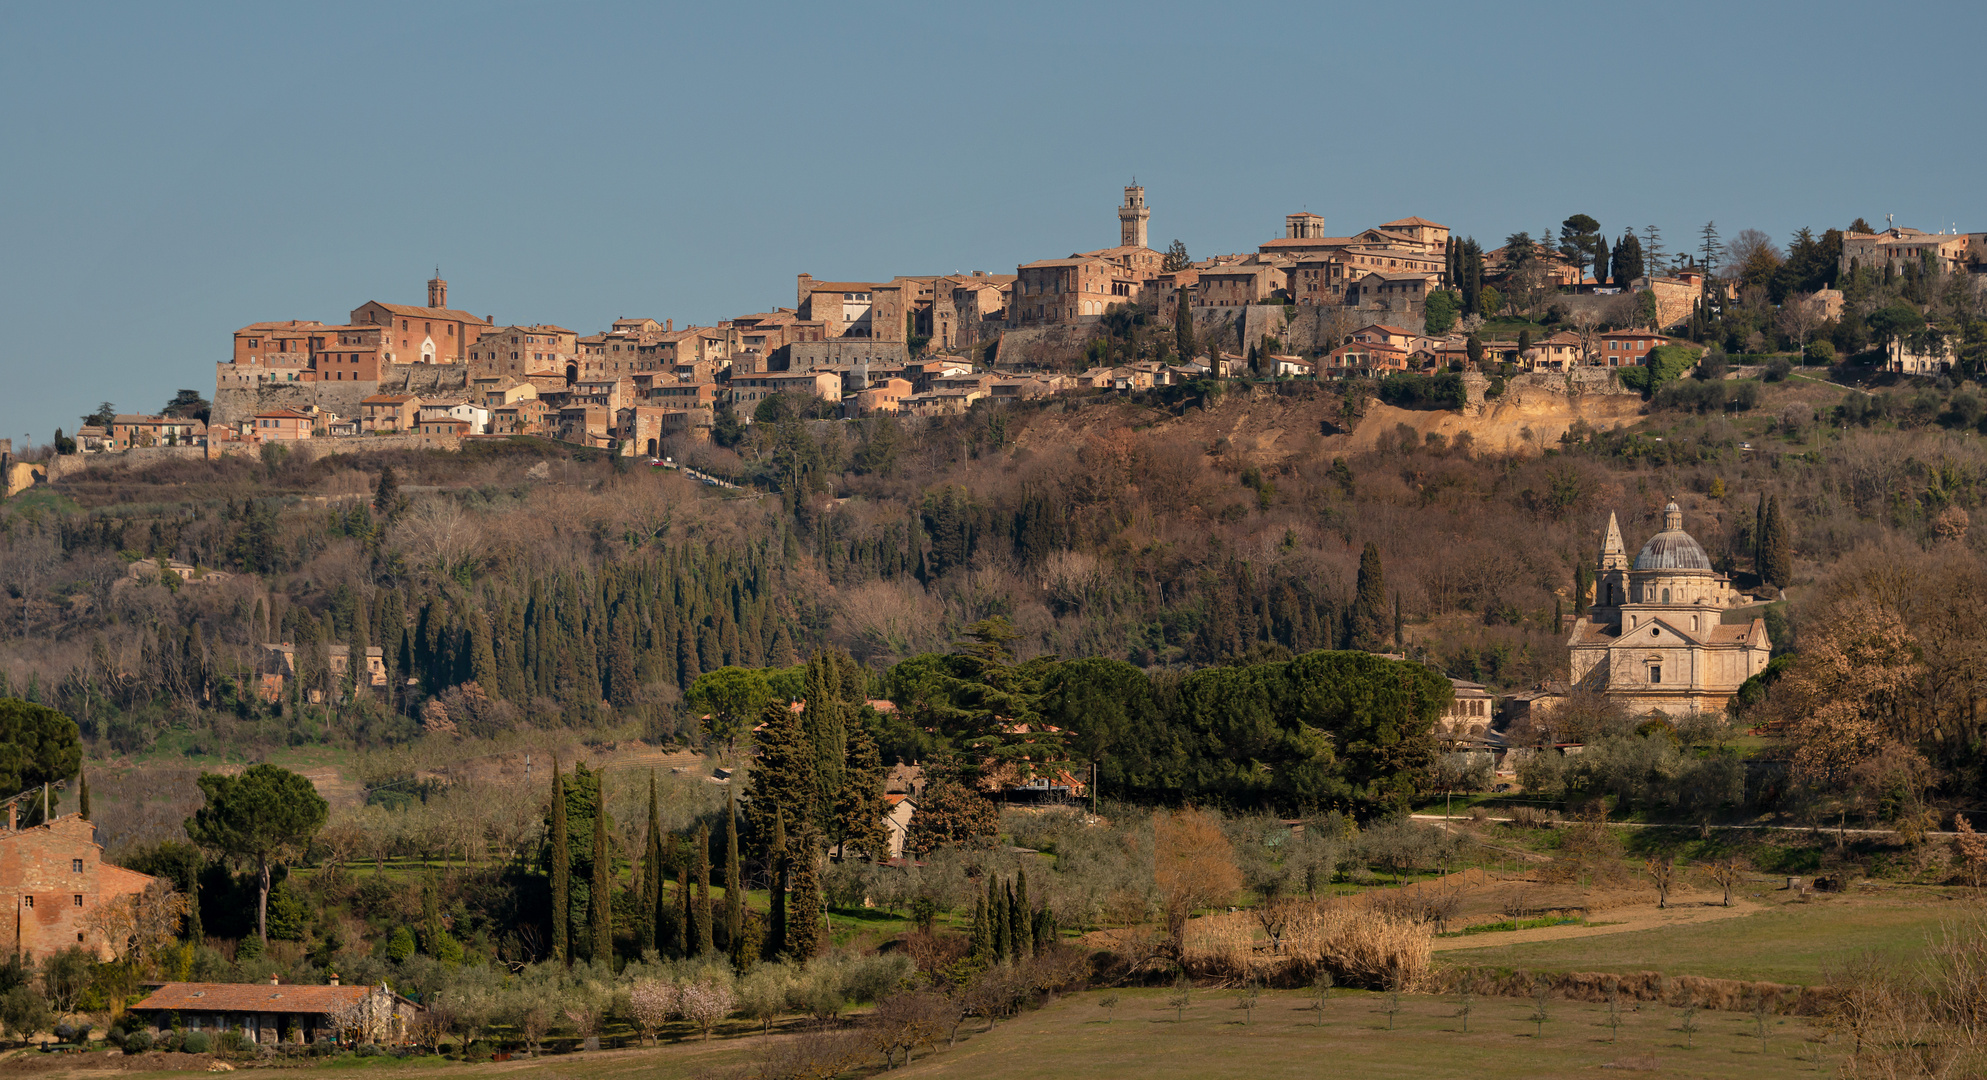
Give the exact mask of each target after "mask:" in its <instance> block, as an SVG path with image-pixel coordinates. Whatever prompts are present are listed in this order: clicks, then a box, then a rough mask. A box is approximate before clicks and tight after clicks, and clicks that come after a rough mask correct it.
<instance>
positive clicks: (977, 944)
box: [966, 893, 995, 962]
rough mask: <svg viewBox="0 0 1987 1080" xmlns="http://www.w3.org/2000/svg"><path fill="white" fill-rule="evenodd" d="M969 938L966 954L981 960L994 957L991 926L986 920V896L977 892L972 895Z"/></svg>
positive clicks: (989, 959)
mask: <svg viewBox="0 0 1987 1080" xmlns="http://www.w3.org/2000/svg"><path fill="white" fill-rule="evenodd" d="M970 940H971V941H972V947H971V949H970V950H969V951H968V952H967V954H966V955H968V956H970V957H972V958H973V959H974V960H979V961H983V962H985V961H991V960H993V959H995V957H994V943H993V927H992V926H991V925H989V923H988V921H987V898H986V897H984V896H981V895H978V894H977V893H975V895H974V897H973V932H972V936H971V938H970Z"/></svg>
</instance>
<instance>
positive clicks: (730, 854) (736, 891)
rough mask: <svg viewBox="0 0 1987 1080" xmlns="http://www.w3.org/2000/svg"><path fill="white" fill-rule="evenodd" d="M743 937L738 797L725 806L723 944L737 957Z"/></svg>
mask: <svg viewBox="0 0 1987 1080" xmlns="http://www.w3.org/2000/svg"><path fill="white" fill-rule="evenodd" d="M744 938H745V873H744V868H743V867H742V866H740V865H739V860H738V797H737V795H736V794H735V793H734V794H733V795H732V796H731V797H730V798H728V799H726V801H725V807H724V945H725V948H726V949H727V950H729V951H731V952H732V953H733V954H734V958H735V959H736V958H737V954H738V950H739V948H740V943H741V942H742V941H743V940H744Z"/></svg>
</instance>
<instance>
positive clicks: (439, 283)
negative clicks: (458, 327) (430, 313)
mask: <svg viewBox="0 0 1987 1080" xmlns="http://www.w3.org/2000/svg"><path fill="white" fill-rule="evenodd" d="M428 306H429V307H442V308H445V307H447V306H448V282H446V281H443V280H442V272H441V270H440V269H439V268H438V269H436V270H435V276H434V277H431V278H429V279H428Z"/></svg>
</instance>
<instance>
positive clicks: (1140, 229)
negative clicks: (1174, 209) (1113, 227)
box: [1118, 181, 1152, 248]
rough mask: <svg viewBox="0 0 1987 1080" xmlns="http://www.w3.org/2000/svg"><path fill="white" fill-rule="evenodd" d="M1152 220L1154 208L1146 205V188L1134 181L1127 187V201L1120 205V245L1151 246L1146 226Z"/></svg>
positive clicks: (1129, 246)
mask: <svg viewBox="0 0 1987 1080" xmlns="http://www.w3.org/2000/svg"><path fill="white" fill-rule="evenodd" d="M1151 220H1152V209H1151V208H1150V207H1148V206H1146V205H1145V189H1144V188H1142V187H1140V186H1138V183H1137V182H1136V181H1134V182H1133V183H1132V185H1131V186H1130V187H1127V188H1126V189H1125V201H1124V202H1123V203H1122V204H1120V205H1119V206H1118V246H1119V247H1128V248H1149V247H1151V246H1152V245H1150V244H1148V243H1146V242H1145V227H1146V224H1147V223H1148V222H1150V221H1151Z"/></svg>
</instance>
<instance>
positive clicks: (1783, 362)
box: [1766, 356, 1794, 382]
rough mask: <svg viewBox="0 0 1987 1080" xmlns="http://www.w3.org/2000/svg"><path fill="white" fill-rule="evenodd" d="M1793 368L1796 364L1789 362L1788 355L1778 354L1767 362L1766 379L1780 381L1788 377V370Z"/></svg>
mask: <svg viewBox="0 0 1987 1080" xmlns="http://www.w3.org/2000/svg"><path fill="white" fill-rule="evenodd" d="M1793 370H1794V365H1793V364H1790V363H1788V362H1787V358H1786V357H1784V356H1776V357H1774V358H1773V359H1771V360H1768V361H1767V362H1766V381H1767V382H1779V381H1780V380H1782V379H1784V378H1786V377H1787V373H1788V372H1791V371H1793Z"/></svg>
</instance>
